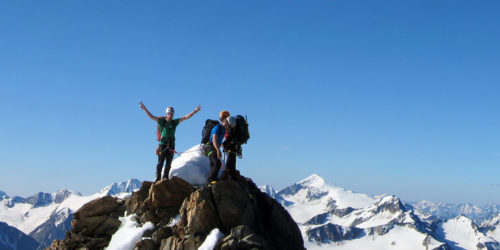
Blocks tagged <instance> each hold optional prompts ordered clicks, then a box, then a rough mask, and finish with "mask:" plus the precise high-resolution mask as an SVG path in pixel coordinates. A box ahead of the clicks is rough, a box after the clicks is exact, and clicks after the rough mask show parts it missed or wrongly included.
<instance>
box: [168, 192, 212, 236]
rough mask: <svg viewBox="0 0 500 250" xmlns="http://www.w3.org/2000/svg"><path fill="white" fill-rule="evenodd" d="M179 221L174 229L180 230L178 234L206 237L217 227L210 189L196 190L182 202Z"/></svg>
mask: <svg viewBox="0 0 500 250" xmlns="http://www.w3.org/2000/svg"><path fill="white" fill-rule="evenodd" d="M180 214H181V221H180V222H179V223H178V226H177V227H176V229H182V232H179V231H178V233H179V234H183V235H184V234H190V235H198V234H202V235H207V234H208V233H210V231H211V230H212V229H214V228H217V227H219V225H220V223H219V221H218V215H217V211H216V208H215V205H214V203H213V202H212V193H211V191H210V188H208V187H204V188H201V189H199V190H196V191H195V192H193V193H192V194H191V196H190V197H189V198H187V199H186V200H184V203H183V204H182V207H181V210H180Z"/></svg>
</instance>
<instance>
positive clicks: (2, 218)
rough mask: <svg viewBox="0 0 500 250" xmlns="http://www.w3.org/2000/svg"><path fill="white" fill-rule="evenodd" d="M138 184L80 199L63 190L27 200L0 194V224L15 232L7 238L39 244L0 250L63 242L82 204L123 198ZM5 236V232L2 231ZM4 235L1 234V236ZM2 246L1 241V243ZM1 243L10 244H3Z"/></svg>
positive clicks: (128, 183) (113, 186)
mask: <svg viewBox="0 0 500 250" xmlns="http://www.w3.org/2000/svg"><path fill="white" fill-rule="evenodd" d="M140 186H141V181H139V180H137V179H130V180H128V181H124V182H120V183H113V184H111V185H109V186H107V187H105V188H103V189H102V190H101V191H99V192H97V193H95V194H92V195H88V196H83V195H82V194H80V193H78V192H75V191H71V190H67V189H62V190H59V191H58V192H56V193H43V192H40V193H37V194H35V195H33V196H30V197H28V198H23V197H19V196H15V197H10V196H8V195H7V194H6V193H5V192H2V191H0V222H4V224H5V223H6V224H5V225H4V227H5V226H9V227H10V228H14V229H16V230H17V231H12V230H11V231H9V234H5V235H8V236H9V238H19V236H17V235H18V234H19V233H21V234H22V237H29V238H31V239H34V240H36V241H35V242H37V243H38V245H36V246H35V247H34V248H31V247H22V248H19V247H18V248H12V244H10V246H9V244H4V245H6V247H5V248H2V247H0V249H36V248H44V247H46V246H48V245H50V244H51V243H52V241H53V240H55V239H62V238H64V236H65V234H66V232H67V231H68V230H69V229H70V228H71V222H72V221H73V213H74V212H75V211H76V210H78V209H79V208H80V207H81V206H83V205H84V204H85V203H87V202H89V201H92V200H94V199H97V198H101V197H104V196H117V197H122V198H123V197H126V196H128V195H130V194H131V193H132V192H133V191H134V190H137V189H139V188H140ZM2 232H7V231H2ZM0 235H2V236H3V235H4V234H0ZM0 242H1V241H0ZM4 242H12V241H5V240H4ZM30 246H32V245H30Z"/></svg>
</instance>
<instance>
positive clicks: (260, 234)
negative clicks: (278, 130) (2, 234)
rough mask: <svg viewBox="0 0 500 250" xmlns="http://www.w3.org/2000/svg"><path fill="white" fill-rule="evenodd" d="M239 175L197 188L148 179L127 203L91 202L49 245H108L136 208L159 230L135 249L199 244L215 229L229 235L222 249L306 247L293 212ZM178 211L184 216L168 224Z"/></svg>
mask: <svg viewBox="0 0 500 250" xmlns="http://www.w3.org/2000/svg"><path fill="white" fill-rule="evenodd" d="M236 177H237V178H235V179H233V180H221V181H219V182H217V183H216V184H215V185H213V186H211V187H202V188H200V189H198V190H195V188H194V187H193V186H191V185H190V184H189V183H187V182H185V181H184V180H182V179H179V178H177V177H173V178H172V179H170V180H162V181H159V182H156V183H150V184H148V183H147V182H145V183H143V188H141V189H140V190H139V191H138V192H135V193H134V194H133V195H132V196H131V197H130V198H129V200H128V201H127V202H126V203H125V202H124V201H123V200H120V199H116V198H112V197H104V198H101V199H99V200H95V201H92V202H90V203H87V204H85V205H84V206H83V207H82V208H81V209H80V210H78V211H77V212H76V213H75V214H74V217H75V220H74V221H73V223H72V226H73V228H72V229H71V230H70V231H69V232H68V233H67V235H66V238H65V239H64V240H62V241H55V242H54V243H53V244H52V246H51V247H50V248H49V249H75V248H81V247H83V246H84V247H87V248H91V249H93V248H104V247H106V246H107V245H108V244H109V241H110V239H111V235H112V234H113V233H114V232H115V231H116V229H117V228H118V227H119V225H120V221H119V220H118V216H123V214H124V212H125V210H127V211H128V212H131V213H132V212H135V214H136V217H137V219H136V220H138V223H139V224H142V223H145V222H148V221H150V222H152V223H153V224H155V227H154V228H156V230H155V231H151V232H149V233H145V234H144V235H143V236H148V237H149V236H150V237H151V238H150V239H147V240H142V241H140V242H139V243H137V245H136V249H158V247H159V249H169V250H170V249H171V250H174V249H175V250H178V249H197V248H198V247H199V246H201V244H202V243H203V242H204V241H205V239H206V237H207V235H208V233H210V232H211V231H212V230H213V229H215V228H219V230H220V231H221V232H222V233H224V234H226V235H228V236H227V237H226V240H221V241H220V242H219V243H220V248H219V249H300V250H302V249H304V242H303V239H302V235H301V233H300V231H299V228H298V226H297V224H296V223H295V221H293V219H292V217H291V216H290V214H288V212H287V211H286V210H285V209H284V208H283V207H282V206H281V205H280V204H279V203H278V202H276V201H275V200H274V199H272V198H271V197H269V196H268V195H267V194H265V193H263V192H261V191H260V190H259V189H258V188H257V186H256V185H255V184H254V183H253V182H252V181H251V180H250V179H246V178H244V177H241V176H236ZM148 185H149V186H150V187H149V189H148V188H147V186H148ZM176 215H180V219H179V221H178V222H177V223H176V224H175V225H174V226H173V227H171V226H168V225H170V223H171V220H172V218H174V217H175V216H176Z"/></svg>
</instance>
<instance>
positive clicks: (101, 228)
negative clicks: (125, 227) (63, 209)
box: [48, 196, 125, 249]
mask: <svg viewBox="0 0 500 250" xmlns="http://www.w3.org/2000/svg"><path fill="white" fill-rule="evenodd" d="M124 212H125V202H124V201H123V200H121V199H118V198H114V197H111V196H105V197H103V198H100V199H96V200H93V201H91V202H89V203H87V204H85V205H83V206H82V207H81V208H80V209H79V210H78V211H76V212H75V213H74V214H73V218H74V219H73V222H72V223H71V225H72V227H73V228H72V229H71V230H70V231H69V232H67V233H66V238H65V239H63V240H60V241H57V240H56V241H54V242H53V243H52V245H51V246H50V247H48V249H75V248H80V247H82V246H83V247H86V248H89V249H99V248H104V247H106V246H107V245H108V244H109V241H110V240H111V236H112V235H113V234H114V233H115V232H116V231H117V230H118V228H119V227H120V224H121V222H120V220H118V217H120V216H123V214H124Z"/></svg>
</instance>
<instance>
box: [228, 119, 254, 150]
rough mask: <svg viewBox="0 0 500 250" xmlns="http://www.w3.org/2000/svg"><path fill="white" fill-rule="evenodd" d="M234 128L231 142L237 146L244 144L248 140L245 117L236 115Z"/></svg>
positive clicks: (248, 133) (248, 134)
mask: <svg viewBox="0 0 500 250" xmlns="http://www.w3.org/2000/svg"><path fill="white" fill-rule="evenodd" d="M235 118H236V127H235V130H234V133H233V132H232V133H231V134H232V136H231V137H232V138H231V139H232V140H233V141H234V142H235V143H236V144H237V145H241V144H245V143H247V141H248V139H250V132H249V131H248V121H247V118H246V117H243V116H242V115H237V116H236V117H235Z"/></svg>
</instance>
